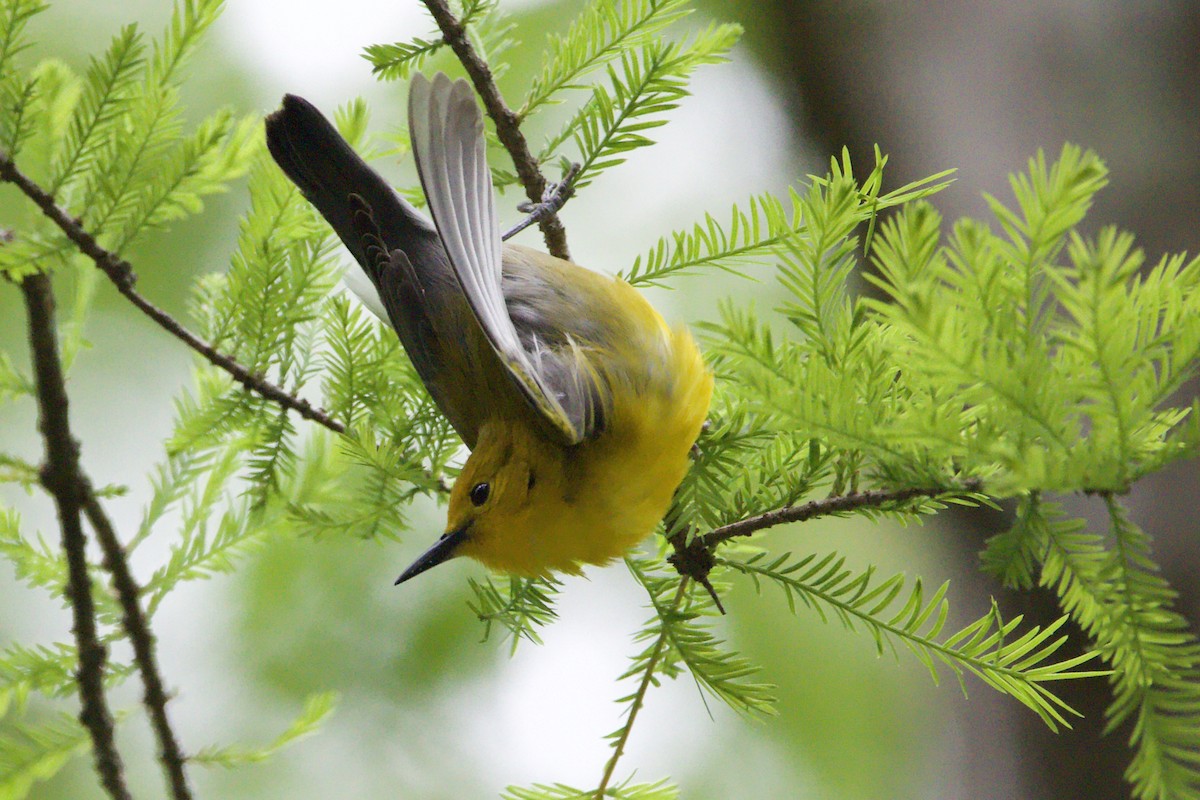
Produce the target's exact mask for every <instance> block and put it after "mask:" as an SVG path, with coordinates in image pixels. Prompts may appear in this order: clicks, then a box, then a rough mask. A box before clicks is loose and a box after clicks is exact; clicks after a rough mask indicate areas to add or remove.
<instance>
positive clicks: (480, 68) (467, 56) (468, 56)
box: [423, 0, 571, 261]
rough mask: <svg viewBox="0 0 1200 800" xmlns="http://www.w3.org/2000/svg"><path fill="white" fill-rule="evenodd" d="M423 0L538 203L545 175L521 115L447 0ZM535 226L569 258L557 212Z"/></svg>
mask: <svg viewBox="0 0 1200 800" xmlns="http://www.w3.org/2000/svg"><path fill="white" fill-rule="evenodd" d="M423 1H424V3H425V7H426V8H428V9H429V13H430V14H431V15H432V16H433V19H434V21H435V22H437V26H438V28H439V29H440V30H441V32H442V38H443V39H444V40H445V41H446V44H448V45H450V49H452V50H453V51H454V54H455V55H456V56H458V60H459V61H461V62H462V65H463V68H464V69H466V71H467V75H468V76H469V77H470V79H471V83H472V85H474V87H475V91H476V93H477V94H478V95H479V97H480V98H481V99H482V100H483V107H484V109H485V110H486V111H487V115H488V116H489V117H491V118H492V121H493V122H495V123H496V136H497V138H499V139H500V144H502V145H504V149H505V150H507V151H508V154H509V156H511V157H512V160H513V166H514V167H516V170H517V177H518V178H519V179H520V181H521V185H522V186H524V187H525V195H526V196H527V197H528V198H529V202H530V203H534V204H541V203H542V202H543V201H544V200H545V194H546V177H545V176H544V175H542V172H541V170H540V169H539V168H538V161H537V159H536V158H534V157H533V153H532V152H531V151H530V150H529V144H528V143H527V142H526V141H525V134H523V133H522V132H521V117H520V115H518V114H517V112H515V111H513V110H512V109H511V108H509V107H508V104H507V103H505V102H504V97H503V96H501V94H500V90H499V89H498V88H497V87H496V81H495V79H494V78H493V77H492V70H491V68H490V67H489V66H488V65H487V62H486V61H484V60H483V58H481V57H480V55H479V54H478V53H477V52H475V47H474V46H473V45H472V44H471V40H470V39H469V38H467V29H466V26H465V25H463V24H462V22H461V21H460V20H459V19H458V18H457V17H455V16H454V12H452V11H451V10H450V6H449V4H448V3H446V0H423ZM538 226H539V227H540V228H541V231H542V236H543V237H545V239H546V248H547V249H548V250H549V251H550V253H551V254H552V255H555V256H558V257H559V258H564V259H567V260H568V261H569V260H570V259H571V252H570V250H569V249H568V248H567V232H566V230H565V229H564V228H563V225H562V221H561V220H559V218H558V215H557V214H555V213H553V212H550V213H547V214H545V216H543V217H542V218H541V219H539V220H538Z"/></svg>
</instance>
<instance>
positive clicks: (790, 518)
mask: <svg viewBox="0 0 1200 800" xmlns="http://www.w3.org/2000/svg"><path fill="white" fill-rule="evenodd" d="M979 488H980V482H979V481H978V480H976V479H971V480H968V481H966V482H964V483H963V485H962V486H957V487H952V486H921V487H910V488H908V489H872V490H871V491H867V492H852V493H851V494H843V495H837V496H835V497H826V498H823V499H821V500H813V501H811V502H808V503H805V504H803V505H799V506H787V507H786V508H778V509H775V510H774V511H768V512H766V513H764V514H759V515H758V516H755V517H747V518H746V519H743V520H738V521H737V522H732V523H730V524H728V525H724V526H722V527H720V528H715V529H713V530H711V531H709V532H708V533H706V534H704V535H703V536H699V537H697V538H696V541H699V542H700V545H701V546H702V547H704V548H705V549H708V550H712V549H713V548H714V547H716V546H717V545H718V544H720V543H721V542H724V541H728V540H729V539H733V538H736V537H738V536H749V535H750V534H752V533H754V532H756V531H761V530H763V529H765V528H770V527H772V526H774V525H782V524H784V523H785V522H803V521H804V520H808V519H812V518H814V517H825V516H829V515H830V514H842V513H845V512H847V511H854V510H856V509H859V508H879V507H881V506H885V505H888V504H890V503H903V502H906V501H908V500H914V499H916V498H918V497H937V496H938V495H943V494H952V493H962V492H977V491H979Z"/></svg>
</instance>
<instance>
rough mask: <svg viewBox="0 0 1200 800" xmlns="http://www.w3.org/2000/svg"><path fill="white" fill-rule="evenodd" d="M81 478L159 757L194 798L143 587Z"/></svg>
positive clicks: (179, 798) (178, 796)
mask: <svg viewBox="0 0 1200 800" xmlns="http://www.w3.org/2000/svg"><path fill="white" fill-rule="evenodd" d="M78 479H79V481H80V488H81V489H82V492H83V511H84V513H85V514H87V518H88V522H90V523H91V525H92V530H94V531H95V532H96V538H97V539H98V540H99V541H100V549H101V550H102V551H103V553H104V568H105V569H106V570H108V572H109V574H110V575H112V583H113V589H114V590H115V592H116V595H117V601H118V602H119V603H120V604H121V612H122V621H121V624H122V626H123V627H124V628H125V631H126V632H127V633H128V634H129V641H130V644H132V645H133V660H134V663H135V664H137V667H138V672H139V673H140V674H141V676H142V687H143V688H144V692H143V694H142V703H143V705H145V706H146V711H147V713H148V714H149V715H150V726H151V727H152V728H153V729H154V736H155V738H157V739H158V759H159V761H161V762H162V765H163V770H164V771H165V772H166V774H167V779H168V780H169V782H170V784H171V796H172V797H173V798H174V799H175V800H191V797H192V791H191V789H190V788H189V787H188V782H187V774H186V772H185V771H184V762H185V758H184V755H183V751H182V749H181V748H180V747H179V741H178V740H177V739H176V738H175V731H174V730H173V729H172V728H171V723H170V720H168V719H167V692H166V690H165V689H164V688H163V679H162V675H161V674H160V672H159V669H158V658H157V656H156V655H155V653H154V634H153V633H152V632H151V631H150V626H149V625H148V624H147V623H146V615H145V614H144V613H142V607H141V605H140V604H139V603H138V598H139V597H141V593H142V588H141V587H140V586H138V583H137V581H136V580H135V579H134V577H133V574H132V573H131V572H130V571H129V561H128V559H127V558H126V556H125V547H124V545H122V544H121V540H120V538H119V537H118V536H117V532H116V530H115V529H114V528H113V526H112V522H111V521H110V520H109V518H108V515H107V514H105V513H104V508H103V506H101V505H100V500H99V498H97V497H96V493H95V491H94V490H93V489H92V484H91V481H89V480H88V479H87V476H85V475H83V474H80V475H79V476H78Z"/></svg>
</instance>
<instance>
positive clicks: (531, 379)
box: [408, 73, 594, 444]
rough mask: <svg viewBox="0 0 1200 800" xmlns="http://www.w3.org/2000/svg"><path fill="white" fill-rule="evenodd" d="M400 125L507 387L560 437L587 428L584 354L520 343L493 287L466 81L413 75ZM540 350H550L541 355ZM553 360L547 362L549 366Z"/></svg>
mask: <svg viewBox="0 0 1200 800" xmlns="http://www.w3.org/2000/svg"><path fill="white" fill-rule="evenodd" d="M408 125H409V131H410V134H411V137H412V148H413V155H414V156H415V158H416V164H417V173H418V174H419V175H420V178H421V186H422V188H423V189H424V190H425V197H426V199H427V200H428V201H429V210H430V213H432V215H433V222H434V226H435V227H436V228H437V232H438V235H439V236H440V237H441V240H442V245H443V246H444V247H445V249H446V255H447V256H448V257H449V259H450V264H451V267H452V268H453V272H454V274H455V276H456V277H457V278H458V281H459V283H460V284H461V286H462V290H463V294H465V295H466V298H467V301H468V303H469V304H470V306H471V310H472V311H473V312H474V314H475V317H476V319H477V320H478V321H479V325H480V327H481V328H482V329H483V332H484V334H485V336H486V337H487V339H488V341H489V343H490V344H491V345H492V348H493V349H494V350H495V352H496V354H497V356H498V357H499V359H500V361H501V363H502V364H503V366H504V367H505V369H506V371H507V373H508V375H509V377H510V378H511V379H512V382H513V384H514V386H515V387H516V388H517V389H518V390H519V391H520V392H521V394H522V395H523V396H524V398H525V399H526V400H527V401H528V402H529V404H530V405H531V406H532V407H533V408H534V409H535V410H536V411H537V412H538V414H539V415H540V416H541V418H542V419H543V420H544V421H545V422H546V423H547V424H548V425H549V427H550V429H551V430H552V431H554V432H555V433H556V434H557V435H558V437H559V438H560V439H561V440H562V441H563V443H565V444H578V443H579V442H581V441H583V439H584V438H585V437H586V436H587V434H588V433H589V432H590V431H589V428H590V427H591V426H589V425H588V424H587V420H589V419H590V418H591V417H592V416H594V415H593V413H592V411H591V410H590V409H589V408H587V407H586V406H585V404H588V405H590V402H591V392H590V391H586V390H585V391H580V387H581V385H582V384H584V383H590V381H585V379H584V376H583V375H582V374H581V372H582V371H584V370H586V361H585V360H583V359H579V358H576V357H575V356H576V355H577V354H575V353H572V354H571V356H569V358H570V361H572V362H573V363H574V367H572V368H567V367H566V366H565V365H564V364H563V363H561V362H562V360H563V359H562V357H563V356H567V354H566V353H561V352H560V353H559V354H558V357H556V358H547V357H545V356H544V355H543V354H542V353H540V352H539V350H538V349H536V348H534V349H526V347H525V346H524V345H523V344H522V342H521V337H520V336H519V334H518V333H517V329H516V327H515V326H514V325H513V321H512V318H511V317H510V316H509V313H508V309H507V307H506V305H505V300H504V294H503V292H502V289H501V241H500V227H499V224H498V223H497V220H496V209H495V201H494V198H493V193H492V174H491V171H490V170H489V169H488V165H487V157H486V149H485V143H484V137H483V117H482V115H481V113H480V111H479V106H478V104H477V103H476V102H475V96H474V94H473V93H472V91H471V87H470V85H469V84H468V83H467V82H466V81H464V80H459V81H455V82H453V83H452V82H451V81H450V79H449V78H448V77H446V75H444V74H442V73H438V75H437V76H435V77H434V79H433V81H432V82H430V81H429V80H428V79H426V78H425V77H424V76H423V75H419V74H418V75H417V76H416V77H415V78H413V81H412V85H411V87H410V89H409V95H408ZM546 355H547V356H548V355H550V354H546ZM551 363H553V365H554V366H553V368H550V369H546V368H544V367H543V364H544V365H545V367H550V366H551Z"/></svg>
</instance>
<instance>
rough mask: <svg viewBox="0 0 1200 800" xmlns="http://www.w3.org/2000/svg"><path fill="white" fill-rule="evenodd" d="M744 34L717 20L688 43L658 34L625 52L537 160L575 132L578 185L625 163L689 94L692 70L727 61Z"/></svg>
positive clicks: (550, 156) (549, 154) (547, 156)
mask: <svg viewBox="0 0 1200 800" xmlns="http://www.w3.org/2000/svg"><path fill="white" fill-rule="evenodd" d="M741 34H742V29H741V28H740V27H739V26H737V25H713V26H710V27H708V28H707V29H705V30H703V31H701V32H700V33H698V34H696V35H695V37H694V38H693V39H692V40H691V41H690V42H687V43H677V42H676V43H668V42H665V41H661V40H655V41H652V42H649V43H647V44H644V45H642V46H641V47H639V48H638V49H636V50H632V51H626V52H624V53H622V55H621V60H620V71H618V70H617V69H616V68H615V67H614V66H613V65H611V64H610V65H608V67H607V76H608V81H607V84H608V85H604V84H597V85H596V86H594V87H593V89H592V97H591V99H590V100H588V102H587V103H586V104H584V106H583V107H582V108H581V109H580V110H579V111H578V113H576V114H575V115H574V116H573V117H572V118H571V119H570V120H569V121H568V122H567V124H566V125H565V126H564V127H563V129H562V130H561V131H560V132H559V133H558V134H557V135H555V136H554V137H553V138H551V140H550V141H549V142H547V144H546V146H545V147H544V148H543V149H542V153H541V155H539V156H538V160H539V161H541V162H543V163H544V162H547V161H552V160H554V155H555V152H556V151H557V150H558V148H559V146H560V145H562V143H563V142H565V141H566V140H567V139H571V138H573V139H574V140H575V145H576V147H577V148H578V150H579V154H580V157H579V162H580V170H579V173H578V175H577V176H576V178H575V183H574V186H575V188H576V189H582V188H583V187H584V186H587V184H589V183H591V181H592V180H594V179H595V177H596V176H597V175H598V174H599V173H600V172H602V171H604V170H605V169H608V168H609V167H613V166H616V165H617V164H620V163H622V162H623V161H624V160H625V158H624V154H625V153H628V152H629V151H630V150H634V149H636V148H639V147H644V146H646V145H649V144H652V143H653V142H652V140H651V139H649V138H648V137H647V136H646V135H645V134H644V133H643V132H644V131H648V130H651V129H653V128H657V127H659V126H660V125H664V124H665V123H666V120H664V119H658V118H656V117H659V116H661V115H662V114H665V113H666V112H668V111H671V110H672V109H674V108H675V107H676V106H678V105H679V102H680V101H681V100H682V99H683V98H684V97H686V96H687V95H688V90H687V77H688V76H689V75H690V74H691V73H692V70H694V69H695V68H696V67H698V66H701V65H703V64H715V63H718V62H721V61H724V60H725V56H726V53H728V52H729V50H730V48H732V47H733V45H734V44H735V43H736V42H737V40H738V38H739V37H740V36H741Z"/></svg>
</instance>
